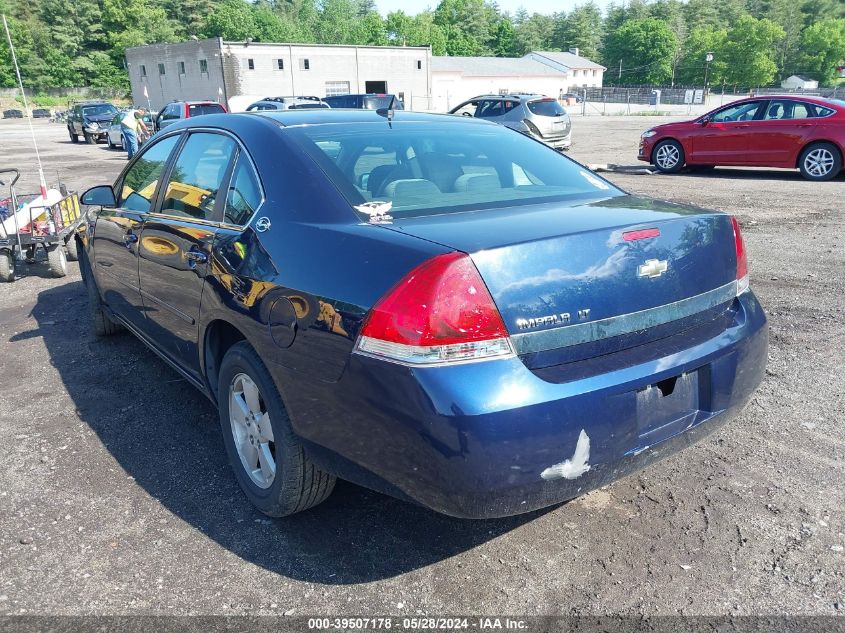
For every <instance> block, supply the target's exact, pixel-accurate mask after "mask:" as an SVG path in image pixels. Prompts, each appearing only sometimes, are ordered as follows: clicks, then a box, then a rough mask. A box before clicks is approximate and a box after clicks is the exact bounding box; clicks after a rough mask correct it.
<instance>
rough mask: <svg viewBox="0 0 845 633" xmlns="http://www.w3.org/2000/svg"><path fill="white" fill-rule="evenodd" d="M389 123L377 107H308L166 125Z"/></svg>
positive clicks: (456, 120) (414, 117)
mask: <svg viewBox="0 0 845 633" xmlns="http://www.w3.org/2000/svg"><path fill="white" fill-rule="evenodd" d="M382 112H384V111H383V110H382ZM393 121H394V122H397V123H443V124H451V125H458V124H463V125H487V126H492V127H498V126H497V125H496V124H495V123H492V122H490V121H485V120H484V119H475V118H472V119H470V118H468V117H457V116H453V115H451V114H428V113H422V112H410V111H408V110H396V111H395V114H394V117H393ZM377 122H381V123H386V122H387V117H386V116H385V115H384V114H379V111H378V110H357V109H329V108H309V109H306V110H261V111H252V112H237V113H229V114H223V113H221V114H207V115H205V116H202V117H194V118H188V119H180V120H179V121H177V122H175V123H173V124H172V125H169V126H167V130H168V132H169V131H174V132H175V131H177V130H184V129H196V128H203V127H205V128H219V129H224V130H229V131H231V132H234V133H235V134H239V133H241V132H244V133H246V132H248V131H249V130H256V128H257V127H258V126H261V127H263V126H266V125H267V124H271V125H275V126H279V127H300V126H306V125H308V126H316V125H331V124H333V123H334V124H337V123H377Z"/></svg>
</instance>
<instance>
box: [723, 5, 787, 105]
mask: <svg viewBox="0 0 845 633" xmlns="http://www.w3.org/2000/svg"><path fill="white" fill-rule="evenodd" d="M785 35H786V34H785V33H784V31H783V29H782V28H781V27H780V26H778V25H777V24H775V23H774V22H772V21H771V20H769V19H766V18H763V19H760V20H758V19H757V18H754V17H753V16H751V15H743V16H741V17H740V18H739V19H738V20H737V21H736V22H734V23H733V25H732V26H731V27H730V28H729V29H728V33H727V38H726V40H725V48H724V50H723V51H722V52H721V57H722V58H723V60H724V62H725V81H726V82H727V83H728V84H731V85H733V86H741V87H744V88H753V87H757V86H766V85H768V84H770V83H772V81H773V80H774V78H775V76H776V75H777V70H778V65H777V63H776V62H775V58H774V56H775V55H776V54H777V51H776V50H775V44H776V43H777V42H779V41H780V40H782V39H783V38H784V37H785Z"/></svg>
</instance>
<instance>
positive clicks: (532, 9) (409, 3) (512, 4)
mask: <svg viewBox="0 0 845 633" xmlns="http://www.w3.org/2000/svg"><path fill="white" fill-rule="evenodd" d="M586 1H587V0H498V5H499V10H500V11H508V12H510V13H511V14H513V13H516V11H517V9H519V8H520V7H525V9H526V10H527V11H528V13H546V14H549V13H555V12H558V11H566V12H569V11H571V10H572V9H574V8H575V7H577V6H578V5H579V4H585V2H586ZM595 2H596V4H597V5H598V6H599V7H600V8H601V9H602V10H604V9H605V8H607V5H608V4H610V2H611V0H595ZM438 3H439V0H437V1H435V0H376V6H377V7H378V8H379V11H380V12H381V14H382V15H387V14H388V13H390V12H391V11H397V10H399V9H402V10H403V11H404V12H405V13H407V14H409V15H414V14H417V13H419V12H420V11H425V10H426V9H429V8H430V9H435V8H437V5H438Z"/></svg>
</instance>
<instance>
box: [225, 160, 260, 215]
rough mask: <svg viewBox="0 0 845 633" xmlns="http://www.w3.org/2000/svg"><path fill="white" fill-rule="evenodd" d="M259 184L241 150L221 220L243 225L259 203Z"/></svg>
mask: <svg viewBox="0 0 845 633" xmlns="http://www.w3.org/2000/svg"><path fill="white" fill-rule="evenodd" d="M261 199H262V196H261V186H260V185H259V184H258V176H256V175H255V171H254V170H253V168H252V165H251V164H250V162H249V160H248V159H247V157H246V156H245V155H244V154H243V152H241V153H240V154H239V156H238V163H237V165H236V166H235V171H234V172H233V173H232V180H231V182H230V183H229V191H228V192H227V194H226V207H225V210H224V211H223V221H224V222H226V223H228V224H237V225H239V226H243V225H244V224H246V223H247V222H249V220H250V218H251V217H252V215H253V214H254V213H255V210H256V209H258V206H259V205H260V204H261Z"/></svg>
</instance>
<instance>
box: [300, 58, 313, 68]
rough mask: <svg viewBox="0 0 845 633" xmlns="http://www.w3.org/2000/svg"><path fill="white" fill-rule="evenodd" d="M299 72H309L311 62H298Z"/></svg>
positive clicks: (302, 60)
mask: <svg viewBox="0 0 845 633" xmlns="http://www.w3.org/2000/svg"><path fill="white" fill-rule="evenodd" d="M299 70H311V61H310V60H308V59H305V58H301V59H300V60H299Z"/></svg>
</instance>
